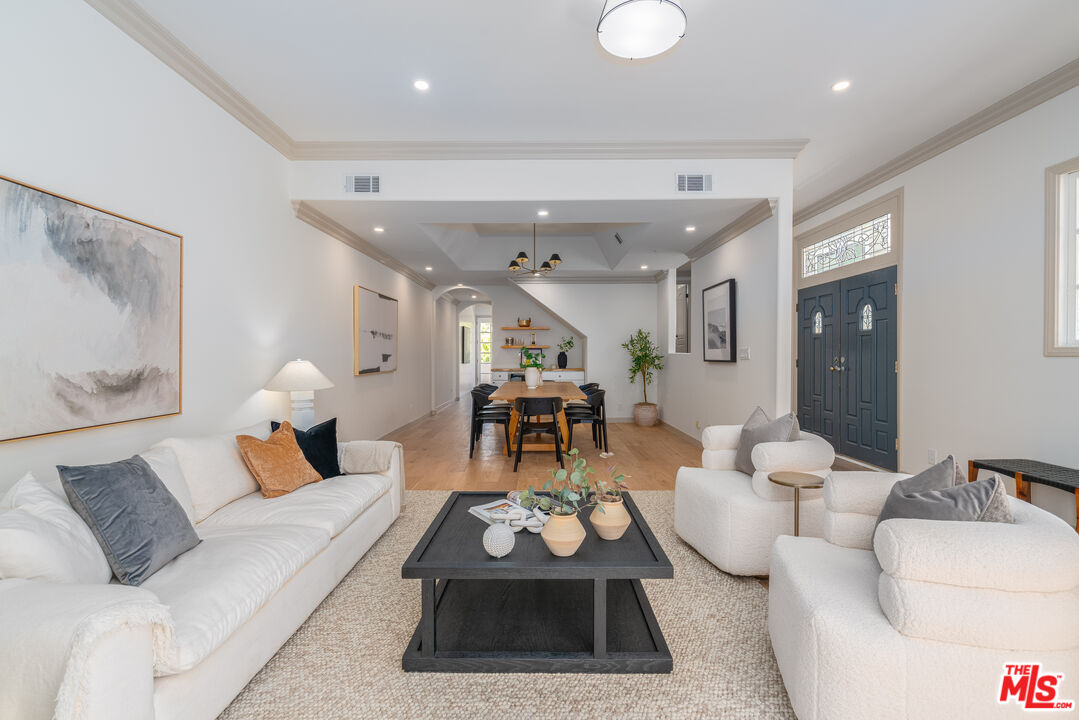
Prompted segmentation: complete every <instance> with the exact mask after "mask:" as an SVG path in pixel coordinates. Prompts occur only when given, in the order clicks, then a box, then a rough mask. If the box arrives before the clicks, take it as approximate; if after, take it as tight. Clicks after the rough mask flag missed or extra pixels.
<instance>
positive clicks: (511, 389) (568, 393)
mask: <svg viewBox="0 0 1079 720" xmlns="http://www.w3.org/2000/svg"><path fill="white" fill-rule="evenodd" d="M519 397H527V398H551V397H558V398H562V404H563V406H564V405H565V404H566V403H567V402H569V401H570V400H586V399H588V396H587V395H585V394H584V392H583V391H582V390H581V389H580V388H579V387H577V386H576V385H574V384H573V383H571V382H561V381H558V382H545V383H543V384H541V385H539V386H537V387H534V388H530V387H528V386H527V385H526V384H525V383H523V382H522V381H520V380H512V381H510V382H505V383H502V384H501V385H499V386H498V389H497V390H495V391H494V392H493V393H491V395H490V398H491V400H492V401H498V400H504V401H506V402H508V403H510V404H511V405H512V404H513V401H514V400H516V399H517V398H519ZM520 421H521V418H520V415H519V414H518V413H517V409H516V408H514V410H513V412H512V413H511V415H510V446H509V448H508V449H509V451H510V452H516V451H517V446H516V444H515V442H516V440H517V425H518V423H520ZM558 429H559V431H560V432H561V434H562V451H563V452H568V451H569V449H570V447H569V423H568V422H567V421H566V412H565V409H563V410H562V411H561V412H559V413H558ZM529 437H530V438H531V439H528V438H525V439H523V440H522V441H521V451H522V452H540V451H544V450H546V451H553V450H554V442H551V441H544V436H543V435H539V436H537V435H530V436H529ZM546 437H547V438H548V439H550V440H553V438H551V437H550V436H549V435H547V436H546Z"/></svg>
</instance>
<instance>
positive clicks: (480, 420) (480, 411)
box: [468, 388, 512, 458]
mask: <svg viewBox="0 0 1079 720" xmlns="http://www.w3.org/2000/svg"><path fill="white" fill-rule="evenodd" d="M511 415H512V413H511V412H510V406H509V405H507V404H505V403H501V404H493V403H492V402H491V398H489V397H488V396H487V393H484V391H483V390H480V389H478V388H473V390H472V422H471V423H469V427H470V428H471V429H470V434H469V438H468V457H469V458H471V457H472V454H473V452H475V449H476V441H477V440H479V439H480V437H481V436H482V435H483V426H484V425H502V427H503V430H504V432H505V433H506V457H509V455H510V417H511Z"/></svg>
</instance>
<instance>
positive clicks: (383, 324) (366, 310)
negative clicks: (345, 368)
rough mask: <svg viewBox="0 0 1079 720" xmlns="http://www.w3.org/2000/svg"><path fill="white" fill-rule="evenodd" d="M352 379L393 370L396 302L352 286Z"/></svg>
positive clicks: (395, 348)
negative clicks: (353, 375) (355, 376)
mask: <svg viewBox="0 0 1079 720" xmlns="http://www.w3.org/2000/svg"><path fill="white" fill-rule="evenodd" d="M352 318H353V334H352V341H353V351H354V360H353V366H352V371H353V374H355V375H378V374H380V373H391V372H395V371H396V370H397V300H395V299H394V298H392V297H389V296H387V295H383V294H382V293H377V292H375V291H374V290H368V289H367V288H365V287H363V286H361V285H356V286H355V287H353V288H352Z"/></svg>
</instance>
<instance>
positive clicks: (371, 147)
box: [85, 0, 808, 160]
mask: <svg viewBox="0 0 1079 720" xmlns="http://www.w3.org/2000/svg"><path fill="white" fill-rule="evenodd" d="M85 2H86V3H87V4H88V5H90V6H91V7H92V8H94V9H95V10H97V11H98V12H99V13H101V14H102V15H103V16H104V17H105V18H106V19H107V20H109V21H110V22H112V23H113V24H114V25H116V27H118V28H120V30H122V31H123V32H125V33H126V34H127V35H128V36H129V37H131V39H133V40H134V41H135V42H137V43H139V44H140V45H142V46H143V47H144V48H146V49H147V50H149V51H150V52H151V53H152V54H153V55H154V56H156V57H157V58H158V59H159V60H161V61H162V62H163V63H165V64H166V65H168V66H169V67H170V68H172V69H173V70H174V71H176V73H178V74H179V75H180V76H181V77H183V78H184V79H185V80H187V81H188V82H189V83H191V84H192V85H194V86H195V88H196V89H198V90H199V91H201V92H202V93H203V94H205V95H206V96H207V97H209V98H210V99H211V100H213V101H214V102H215V103H217V104H218V105H220V106H221V107H222V108H223V109H224V110H225V111H226V112H227V113H229V114H230V115H232V116H233V117H235V118H236V119H237V120H239V121H240V122H241V123H243V124H244V125H245V126H247V128H248V129H250V130H251V131H252V132H253V133H255V134H256V135H258V136H259V137H261V138H262V139H263V140H265V141H266V142H267V143H269V144H270V145H271V146H272V147H273V148H275V149H276V150H277V151H278V152H280V153H281V154H282V155H284V156H285V158H286V159H288V160H485V159H490V160H574V159H582V160H617V159H629V160H646V159H727V158H755V159H760V158H788V159H789V158H795V157H797V156H798V153H800V152H801V151H802V148H804V147H805V146H806V143H807V142H808V140H805V139H798V138H795V139H779V140H690V141H676V142H647V141H642V142H636V141H625V142H595V143H555V142H514V141H496V142H485V141H481V142H469V141H461V142H439V141H371V142H367V141H327V142H323V141H297V140H294V139H293V138H292V137H290V136H289V135H288V133H286V132H285V131H284V130H283V129H282V128H281V127H280V126H279V125H277V124H276V123H275V122H274V121H273V120H271V119H270V118H269V117H268V116H267V115H266V114H265V113H263V112H262V111H261V110H259V109H258V108H257V107H255V105H254V104H252V103H251V101H250V100H248V99H247V98H246V97H244V96H243V95H242V94H241V93H240V92H239V91H238V90H237V89H236V88H234V87H233V86H232V85H230V84H229V83H228V81H227V80H225V78H223V77H222V76H221V75H219V74H218V73H217V72H215V71H214V69H213V68H211V67H210V66H209V65H207V64H206V63H205V62H203V60H202V59H201V58H199V56H198V55H196V54H195V53H194V52H192V50H191V48H189V47H187V46H186V45H184V44H183V43H182V42H181V41H180V40H179V38H177V37H176V36H175V35H173V34H172V33H170V32H169V31H168V30H167V29H166V28H165V27H164V26H163V25H161V24H160V23H158V22H157V21H156V20H154V18H153V17H152V16H151V15H150V14H149V13H147V12H146V11H145V10H143V9H142V8H141V7H140V6H139V5H137V4H136V3H135V2H133V0H85Z"/></svg>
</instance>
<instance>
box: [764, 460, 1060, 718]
mask: <svg viewBox="0 0 1079 720" xmlns="http://www.w3.org/2000/svg"><path fill="white" fill-rule="evenodd" d="M903 477H906V476H904V475H897V474H890V473H861V472H836V473H832V475H831V476H830V477H829V478H828V479H827V480H825V484H824V504H825V510H824V537H823V538H803V537H798V538H796V537H781V538H779V539H778V540H777V541H776V543H775V545H774V546H773V548H772V558H771V573H770V575H771V577H770V581H769V595H768V627H769V632H770V634H771V638H772V646H773V649H774V651H775V655H776V660H777V662H778V664H779V669H780V672H781V674H782V676H783V682H784V684H785V685H786V688H787V693H788V694H789V696H790V700H791V704H792V705H793V707H794V711H795V713H796V714H797V715H798V717H799V718H801V720H815V719H816V718H836V719H838V720H842V719H844V718H858V719H861V718H867V717H872V718H876V719H880V720H886V719H888V718H936V717H940V718H946V717H947V718H959V717H964V718H966V717H970V718H974V717H977V718H993V717H1017V716H1021V715H1022V714H1023V713H1022V711H1021V708H1020V699H1019V697H1018V693H1010V694H1009V696H1008V697H1007V698H1006V702H1004V703H1001V702H999V700H1000V697H1001V692H1002V686H1003V685H1002V684H1003V682H1004V677H1003V675H1004V674H1005V665H1009V664H1011V665H1031V664H1034V663H1037V664H1039V666H1040V672H1041V674H1042V675H1043V676H1045V675H1058V674H1063V676H1064V677H1063V680H1062V681H1061V685H1060V687H1059V688H1058V689H1059V692H1058V694H1057V699H1058V700H1076V699H1079V535H1077V534H1076V532H1075V531H1074V530H1073V529H1072V528H1071V527H1069V526H1068V524H1067V523H1065V522H1064V521H1063V520H1060V519H1059V518H1057V517H1056V516H1054V515H1051V514H1050V513H1048V512H1046V511H1044V510H1041V509H1039V508H1037V507H1035V506H1033V505H1030V504H1028V503H1025V502H1022V501H1020V500H1016V499H1015V498H1009V504H1010V506H1011V510H1012V514H1013V516H1014V518H1015V523H1014V524H1005V523H990V522H956V521H940V520H913V519H891V520H886V521H884V522H883V523H881V524H880V527H879V528H875V523H876V517H877V514H878V513H879V512H880V510H881V508H882V507H883V505H884V500H885V498H886V497H887V495H888V492H889V491H890V489H891V486H892V485H893V484H894V483H895V482H896V480H898V479H901V478H903ZM874 529H875V534H874ZM1013 679H1014V680H1015V681H1018V680H1019V678H1018V676H1017V677H1015V678H1013Z"/></svg>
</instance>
